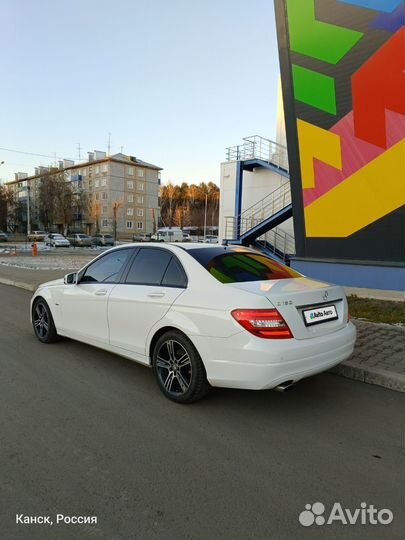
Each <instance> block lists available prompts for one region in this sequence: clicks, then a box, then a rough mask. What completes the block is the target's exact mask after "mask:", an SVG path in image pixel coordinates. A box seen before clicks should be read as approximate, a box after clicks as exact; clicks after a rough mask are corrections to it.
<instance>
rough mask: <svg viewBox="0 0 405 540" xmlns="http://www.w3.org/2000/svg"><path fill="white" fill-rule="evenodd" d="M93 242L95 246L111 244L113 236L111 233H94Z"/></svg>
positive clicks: (112, 243)
mask: <svg viewBox="0 0 405 540" xmlns="http://www.w3.org/2000/svg"><path fill="white" fill-rule="evenodd" d="M92 241H93V244H95V245H96V246H113V245H114V238H113V237H112V236H111V234H95V235H94V236H93V238H92Z"/></svg>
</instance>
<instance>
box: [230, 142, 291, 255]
mask: <svg viewBox="0 0 405 540" xmlns="http://www.w3.org/2000/svg"><path fill="white" fill-rule="evenodd" d="M227 160H228V161H236V162H237V168H236V194H235V197H236V204H235V215H233V216H227V217H225V234H224V239H225V240H226V241H227V242H230V243H232V244H241V245H244V246H249V245H254V246H256V247H258V248H259V249H262V250H263V251H266V252H267V253H269V254H271V255H272V256H274V257H276V258H278V259H280V260H283V261H286V260H288V256H289V255H292V254H293V253H294V252H295V242H294V237H293V236H291V235H290V234H288V233H286V232H285V231H283V230H282V229H281V228H279V225H280V224H281V223H283V222H284V221H286V220H287V219H288V218H290V217H291V216H292V204H291V189H290V182H289V180H290V175H289V170H288V153H287V148H286V147H285V146H282V145H280V144H277V143H275V142H273V141H271V140H270V139H265V138H264V137H260V136H258V135H254V136H252V137H245V138H244V139H243V143H242V144H240V145H238V146H231V147H229V148H227ZM257 168H262V169H263V168H264V169H268V170H271V171H273V172H275V173H277V174H278V175H280V180H282V183H281V185H280V186H279V187H278V188H277V189H275V190H274V191H272V192H271V193H269V194H268V195H267V196H266V197H264V198H263V199H262V200H260V201H258V202H257V203H255V204H254V205H252V206H251V207H249V208H247V209H246V210H244V211H243V212H242V211H241V210H242V191H243V173H244V171H253V170H254V169H257Z"/></svg>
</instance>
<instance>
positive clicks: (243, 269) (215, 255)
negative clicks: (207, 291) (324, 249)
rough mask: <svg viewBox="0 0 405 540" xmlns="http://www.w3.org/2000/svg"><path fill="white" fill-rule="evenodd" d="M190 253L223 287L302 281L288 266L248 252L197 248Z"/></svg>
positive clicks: (241, 249) (242, 249)
mask: <svg viewBox="0 0 405 540" xmlns="http://www.w3.org/2000/svg"><path fill="white" fill-rule="evenodd" d="M188 253H190V255H191V256H192V257H194V259H196V260H197V261H198V262H199V263H200V264H202V266H204V268H206V269H207V270H208V272H209V273H210V274H212V275H213V276H214V277H215V278H216V279H217V280H218V281H220V282H221V283H241V282H244V281H265V280H274V279H289V278H296V277H301V274H299V273H298V272H296V271H295V270H292V269H291V268H289V267H288V266H285V265H284V264H281V263H278V262H276V261H274V260H273V259H270V258H269V257H266V256H265V255H263V254H261V253H258V252H257V253H256V252H254V251H251V250H248V249H244V248H228V247H225V246H221V247H214V248H196V249H190V250H188Z"/></svg>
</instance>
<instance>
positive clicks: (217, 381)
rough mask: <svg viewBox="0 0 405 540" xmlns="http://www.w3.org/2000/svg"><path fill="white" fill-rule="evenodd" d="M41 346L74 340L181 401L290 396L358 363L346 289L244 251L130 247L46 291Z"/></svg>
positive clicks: (40, 302)
mask: <svg viewBox="0 0 405 540" xmlns="http://www.w3.org/2000/svg"><path fill="white" fill-rule="evenodd" d="M31 321H32V324H33V328H34V332H35V335H36V337H37V338H38V339H39V340H40V341H41V342H43V343H51V342H52V341H55V340H57V339H58V337H60V336H66V337H68V338H72V339H75V340H78V341H82V342H84V343H88V344H90V345H94V346H96V347H100V348H102V349H105V350H107V351H111V352H113V353H116V354H118V355H121V356H124V357H126V358H129V359H131V360H135V361H137V362H140V363H141V364H144V365H146V366H149V367H151V368H153V371H154V374H155V377H156V380H157V383H158V385H159V387H160V389H161V390H162V392H163V393H164V394H165V395H166V396H167V397H168V398H170V399H172V400H174V401H177V402H181V403H185V402H191V401H195V400H197V399H199V398H201V397H203V396H204V395H205V394H206V393H207V392H208V390H209V389H210V387H212V386H217V387H229V388H245V389H252V390H260V389H271V388H276V387H277V388H279V389H287V388H289V387H291V386H292V385H294V384H295V383H297V382H298V381H300V380H301V379H303V378H305V377H309V376H311V375H315V374H316V373H320V372H322V371H325V370H327V369H329V368H331V367H333V366H335V365H336V364H338V363H339V362H342V361H343V360H345V359H346V358H348V357H349V356H350V355H351V354H352V352H353V348H354V343H355V337H356V331H355V327H354V325H353V324H352V323H351V322H350V320H349V314H348V307H347V301H346V297H345V294H344V291H343V289H342V287H340V286H335V285H331V284H329V283H325V282H321V281H317V280H314V279H310V278H308V277H305V276H303V275H301V274H299V273H298V272H296V271H294V270H293V269H291V268H289V267H287V266H284V265H283V264H281V263H279V262H277V261H275V260H273V259H271V258H269V257H267V256H266V255H264V254H263V253H261V252H259V251H256V250H253V249H250V248H245V247H237V246H220V245H217V246H214V245H210V244H197V243H194V244H193V243H184V244H177V243H176V244H169V243H167V244H159V245H157V244H156V243H145V244H142V245H141V244H126V245H123V246H119V247H116V248H113V249H110V250H108V251H106V252H104V253H103V254H101V255H100V256H99V257H97V258H96V259H94V260H92V261H91V262H90V263H88V264H87V265H86V266H84V267H83V268H82V269H81V270H80V271H79V272H77V273H71V274H67V275H66V276H65V278H64V279H58V280H55V281H51V282H48V283H44V284H43V285H41V286H40V287H39V288H38V289H37V291H36V292H35V294H34V296H33V298H32V301H31Z"/></svg>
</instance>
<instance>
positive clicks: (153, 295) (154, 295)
mask: <svg viewBox="0 0 405 540" xmlns="http://www.w3.org/2000/svg"><path fill="white" fill-rule="evenodd" d="M164 295H165V293H163V292H153V293H150V294H148V296H149V297H150V298H163V297H164Z"/></svg>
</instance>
